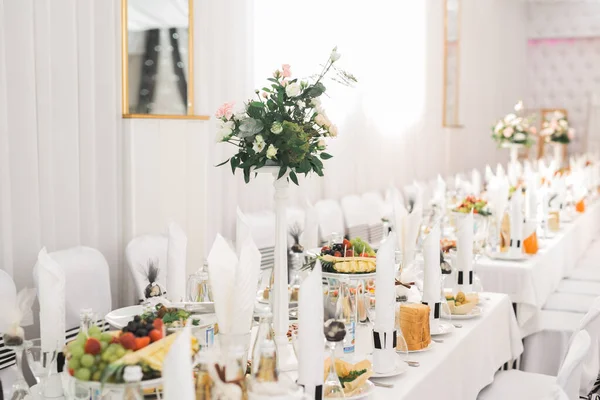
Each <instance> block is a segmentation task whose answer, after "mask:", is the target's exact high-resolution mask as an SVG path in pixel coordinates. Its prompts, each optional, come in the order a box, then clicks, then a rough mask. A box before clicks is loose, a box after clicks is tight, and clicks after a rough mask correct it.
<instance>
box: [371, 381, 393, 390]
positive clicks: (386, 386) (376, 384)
mask: <svg viewBox="0 0 600 400" xmlns="http://www.w3.org/2000/svg"><path fill="white" fill-rule="evenodd" d="M371 383H373V385H375V386H379V387H384V388H388V389H392V388H393V387H394V384H393V383H383V382H377V381H373V380H372V381H371Z"/></svg>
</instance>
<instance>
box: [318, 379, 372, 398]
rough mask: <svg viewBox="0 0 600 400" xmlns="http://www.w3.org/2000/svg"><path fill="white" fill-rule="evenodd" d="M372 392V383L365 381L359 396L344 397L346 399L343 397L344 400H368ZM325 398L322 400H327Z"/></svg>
mask: <svg viewBox="0 0 600 400" xmlns="http://www.w3.org/2000/svg"><path fill="white" fill-rule="evenodd" d="M374 390H375V385H374V384H373V382H370V381H366V382H365V384H364V385H363V386H362V392H360V393H359V394H357V395H354V396H349V397H348V396H346V397H344V399H346V400H360V399H368V398H369V396H370V395H371V393H373V391H374ZM327 398H328V397H324V399H327Z"/></svg>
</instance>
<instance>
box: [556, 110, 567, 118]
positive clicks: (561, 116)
mask: <svg viewBox="0 0 600 400" xmlns="http://www.w3.org/2000/svg"><path fill="white" fill-rule="evenodd" d="M564 117H565V115H564V114H563V113H561V112H560V111H554V119H562V118H564Z"/></svg>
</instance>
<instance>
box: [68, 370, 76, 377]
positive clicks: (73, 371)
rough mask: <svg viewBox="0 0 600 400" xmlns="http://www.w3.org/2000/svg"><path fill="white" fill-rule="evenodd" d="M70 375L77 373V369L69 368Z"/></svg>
mask: <svg viewBox="0 0 600 400" xmlns="http://www.w3.org/2000/svg"><path fill="white" fill-rule="evenodd" d="M69 375H71V376H73V375H75V370H74V369H73V368H69Z"/></svg>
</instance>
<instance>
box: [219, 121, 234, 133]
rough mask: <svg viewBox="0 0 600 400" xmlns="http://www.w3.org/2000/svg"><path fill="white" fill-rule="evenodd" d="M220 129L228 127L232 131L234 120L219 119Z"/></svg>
mask: <svg viewBox="0 0 600 400" xmlns="http://www.w3.org/2000/svg"><path fill="white" fill-rule="evenodd" d="M219 128H220V129H229V130H232V131H233V128H235V122H233V121H221V124H220V126H219Z"/></svg>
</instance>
